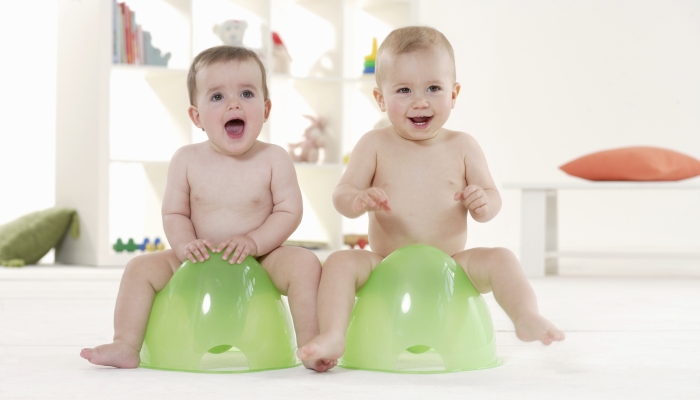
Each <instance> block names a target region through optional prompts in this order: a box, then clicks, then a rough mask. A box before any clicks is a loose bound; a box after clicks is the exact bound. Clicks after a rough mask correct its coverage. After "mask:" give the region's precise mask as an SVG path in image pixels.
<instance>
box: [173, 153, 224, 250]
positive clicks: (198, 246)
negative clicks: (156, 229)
mask: <svg viewBox="0 0 700 400" xmlns="http://www.w3.org/2000/svg"><path fill="white" fill-rule="evenodd" d="M188 153H189V154H188ZM191 156H192V154H191V152H188V151H187V148H186V147H185V148H181V149H179V150H178V151H176V152H175V154H174V155H173V158H172V159H171V160H170V166H169V167H168V180H167V182H166V184H165V194H164V195H163V206H162V209H161V213H162V215H163V229H164V230H165V236H166V237H167V238H168V243H169V244H170V247H172V249H173V251H175V255H176V256H177V258H178V259H179V260H180V261H185V260H186V259H189V260H190V261H192V262H195V258H196V259H197V260H199V261H204V260H205V259H207V258H209V254H208V253H207V249H206V247H209V248H210V249H211V250H212V251H213V250H214V246H213V244H212V243H210V242H209V241H208V240H205V239H202V240H197V236H196V234H195V230H194V225H193V224H192V221H191V220H190V215H191V214H190V185H189V183H188V182H187V161H188V157H191Z"/></svg>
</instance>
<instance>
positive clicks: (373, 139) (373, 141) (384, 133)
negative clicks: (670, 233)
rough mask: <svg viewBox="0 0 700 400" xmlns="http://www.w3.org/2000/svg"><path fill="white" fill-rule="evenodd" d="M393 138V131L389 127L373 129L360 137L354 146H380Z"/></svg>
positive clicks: (366, 147) (367, 147) (364, 147)
mask: <svg viewBox="0 0 700 400" xmlns="http://www.w3.org/2000/svg"><path fill="white" fill-rule="evenodd" d="M391 140H393V132H392V131H391V130H390V127H384V128H380V129H373V130H371V131H369V132H367V133H365V134H364V135H362V137H360V139H359V140H358V141H357V144H356V147H357V146H360V147H361V148H363V149H364V150H368V149H373V148H374V149H376V148H380V147H382V146H383V145H386V144H387V143H388V142H390V141H391Z"/></svg>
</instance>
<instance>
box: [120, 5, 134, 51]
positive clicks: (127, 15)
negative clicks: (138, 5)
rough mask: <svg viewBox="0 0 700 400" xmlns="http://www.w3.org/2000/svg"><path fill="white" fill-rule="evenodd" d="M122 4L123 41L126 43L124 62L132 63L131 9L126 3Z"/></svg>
mask: <svg viewBox="0 0 700 400" xmlns="http://www.w3.org/2000/svg"><path fill="white" fill-rule="evenodd" d="M122 4H123V5H124V43H126V63H127V64H133V63H134V57H133V55H132V51H133V50H132V49H131V10H130V9H129V6H127V5H126V3H122Z"/></svg>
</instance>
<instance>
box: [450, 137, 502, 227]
mask: <svg viewBox="0 0 700 400" xmlns="http://www.w3.org/2000/svg"><path fill="white" fill-rule="evenodd" d="M464 140H465V142H464V154H465V156H464V164H465V169H466V178H467V187H466V188H465V189H464V190H463V191H461V192H458V193H456V194H455V200H459V201H461V202H462V204H463V205H464V207H466V208H467V209H468V210H469V213H470V214H471V216H472V218H473V219H474V220H475V221H477V222H487V221H490V220H491V219H493V217H495V216H496V215H497V214H498V212H499V211H500V210H501V195H500V194H499V193H498V189H496V184H495V183H494V182H493V178H491V173H490V172H489V167H488V164H487V163H486V157H485V156H484V152H483V151H481V147H480V146H479V144H478V143H477V142H476V140H475V139H474V138H473V137H471V136H470V135H466V134H465V139H464Z"/></svg>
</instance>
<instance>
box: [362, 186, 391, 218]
mask: <svg viewBox="0 0 700 400" xmlns="http://www.w3.org/2000/svg"><path fill="white" fill-rule="evenodd" d="M353 207H354V208H355V211H359V212H365V211H384V212H387V213H391V206H390V204H389V197H387V195H386V193H384V191H383V190H382V189H379V188H375V187H371V188H369V189H367V190H365V191H363V192H362V193H360V195H359V196H357V198H356V199H355V203H354V204H353Z"/></svg>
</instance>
